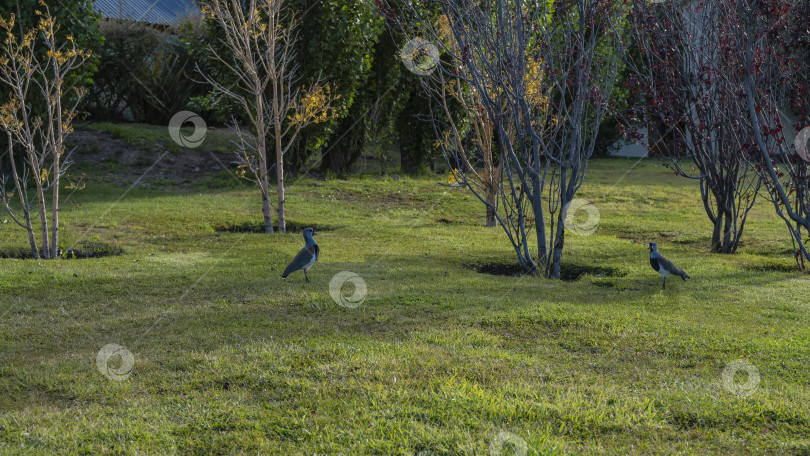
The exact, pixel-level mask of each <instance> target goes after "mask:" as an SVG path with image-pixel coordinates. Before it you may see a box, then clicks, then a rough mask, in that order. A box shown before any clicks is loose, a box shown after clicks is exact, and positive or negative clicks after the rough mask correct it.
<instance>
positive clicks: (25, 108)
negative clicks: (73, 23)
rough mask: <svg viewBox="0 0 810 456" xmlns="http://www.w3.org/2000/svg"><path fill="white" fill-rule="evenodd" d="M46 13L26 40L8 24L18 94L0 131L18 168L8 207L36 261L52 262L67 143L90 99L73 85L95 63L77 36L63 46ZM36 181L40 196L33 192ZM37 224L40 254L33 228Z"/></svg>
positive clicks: (6, 68) (11, 84)
mask: <svg viewBox="0 0 810 456" xmlns="http://www.w3.org/2000/svg"><path fill="white" fill-rule="evenodd" d="M39 7H40V8H41V9H40V10H37V11H36V14H37V15H38V16H39V23H38V24H37V27H36V28H34V29H32V30H30V31H28V32H27V33H25V35H23V36H22V39H21V40H18V39H17V37H16V34H15V31H14V30H13V28H14V23H15V18H14V16H12V17H11V18H10V19H8V20H5V19H3V18H0V28H2V30H3V32H5V35H6V37H5V46H4V47H3V48H2V53H1V54H0V82H2V84H3V86H4V87H5V89H7V90H9V92H10V94H9V95H10V96H9V101H8V102H7V103H6V104H4V105H3V106H2V107H0V128H2V130H3V131H5V132H6V140H7V147H8V148H7V151H8V156H9V159H10V160H9V161H10V165H11V173H10V176H4V177H3V178H2V179H0V202H2V203H3V206H4V207H5V209H6V211H7V212H8V213H9V214H10V215H11V218H12V219H13V220H14V222H15V223H17V224H18V225H19V226H21V227H22V228H24V229H25V230H26V231H27V232H28V240H29V243H30V246H31V252H32V253H33V255H34V258H36V259H40V257H42V258H45V259H51V258H56V257H57V256H58V254H59V209H60V206H59V205H60V200H59V189H60V185H61V179H62V176H63V175H64V173H65V171H66V170H67V167H68V166H69V164H70V161H69V160H68V158H69V157H68V156H66V154H65V138H66V137H67V136H68V135H69V134H70V133H71V132H72V131H73V127H72V122H73V119H74V118H75V117H76V107H77V105H78V102H79V100H80V99H81V97H82V96H83V95H84V93H85V91H84V90H83V89H81V88H78V87H70V85H69V83H68V82H66V77H67V76H68V74H69V73H71V72H72V71H73V70H75V69H77V68H79V67H80V66H81V65H82V64H83V63H84V62H85V61H86V60H87V59H88V58H89V57H90V52H89V51H85V50H82V49H79V48H78V47H77V46H76V43H75V41H74V38H73V37H72V36H71V35H67V39H66V41H65V42H57V38H56V32H57V31H58V30H59V25H58V24H56V22H55V21H54V19H53V17H51V14H50V11H49V9H48V7H47V5H46V4H45V3H44V2H41V3H40V6H39ZM18 162H19V163H18ZM18 165H19V166H21V168H20V167H19V166H18ZM9 181H10V182H9ZM30 181H33V184H34V188H33V189H31V188H29V185H30V184H29V182H30ZM48 191H50V192H51V201H50V220H51V225H50V239H49V238H48V234H49V229H48V203H47V201H46V192H48ZM32 193H33V195H32ZM15 195H16V201H17V202H18V203H19V207H17V205H16V204H15V202H14V200H15V198H14V197H15ZM34 200H35V201H36V203H35V202H34ZM20 211H21V212H22V213H21V214H20ZM37 217H38V218H39V225H40V226H39V231H40V234H41V246H39V247H38V246H37V240H36V236H35V235H34V226H33V222H34V219H35V218H37ZM40 247H41V249H42V250H41V255H40Z"/></svg>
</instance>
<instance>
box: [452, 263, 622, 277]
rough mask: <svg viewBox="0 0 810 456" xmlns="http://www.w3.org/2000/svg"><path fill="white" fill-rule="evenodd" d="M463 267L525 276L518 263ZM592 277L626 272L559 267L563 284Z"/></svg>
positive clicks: (581, 267) (582, 266)
mask: <svg viewBox="0 0 810 456" xmlns="http://www.w3.org/2000/svg"><path fill="white" fill-rule="evenodd" d="M464 267H466V268H468V269H474V270H475V271H476V272H479V273H481V274H492V275H501V276H512V277H517V276H521V275H524V274H526V272H525V271H524V270H523V268H522V267H521V266H520V264H518V263H498V262H491V263H468V264H465V265H464ZM586 274H587V275H592V276H594V277H598V278H601V277H624V276H625V275H627V273H626V272H624V271H621V270H619V269H616V268H611V267H607V266H585V265H580V264H571V263H565V262H563V264H562V265H560V279H561V280H563V281H564V282H574V281H576V280H579V278H580V277H582V276H583V275H586Z"/></svg>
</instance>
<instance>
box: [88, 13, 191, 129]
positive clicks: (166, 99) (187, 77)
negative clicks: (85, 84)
mask: <svg viewBox="0 0 810 456" xmlns="http://www.w3.org/2000/svg"><path fill="white" fill-rule="evenodd" d="M101 31H102V33H103V35H104V43H103V44H102V45H101V46H99V48H98V52H97V54H98V57H99V59H100V61H99V65H98V71H97V72H96V75H95V78H94V83H93V85H92V86H90V88H89V92H88V94H87V97H86V98H85V100H84V102H83V106H84V109H85V110H86V111H87V112H88V113H89V114H90V116H91V117H92V118H94V119H99V120H134V121H136V122H144V123H154V124H166V123H167V122H168V121H169V119H171V117H172V116H173V115H174V114H175V113H177V112H178V111H180V110H182V109H184V108H185V107H186V106H187V105H188V103H189V101H190V99H191V98H192V97H193V96H196V95H202V94H204V93H205V91H206V88H205V87H204V86H202V85H201V84H198V83H197V82H195V81H194V61H193V59H192V58H191V56H190V55H189V54H188V52H187V50H186V48H185V46H183V45H182V43H180V41H179V39H178V38H177V37H176V36H175V35H173V34H172V33H171V32H170V31H169V30H158V29H156V28H154V27H152V26H150V25H149V24H143V23H138V22H132V21H117V20H116V21H113V20H108V21H103V22H102V24H101ZM127 110H128V111H127ZM125 112H128V113H129V114H130V115H131V119H129V118H126V116H125Z"/></svg>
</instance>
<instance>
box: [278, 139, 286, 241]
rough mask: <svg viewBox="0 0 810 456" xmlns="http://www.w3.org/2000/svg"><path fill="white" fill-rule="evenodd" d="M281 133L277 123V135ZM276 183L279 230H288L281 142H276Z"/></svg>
mask: <svg viewBox="0 0 810 456" xmlns="http://www.w3.org/2000/svg"><path fill="white" fill-rule="evenodd" d="M280 135H281V125H280V124H276V137H279V136H280ZM276 181H277V182H276V185H278V203H277V204H278V231H279V232H280V233H286V232H287V220H286V217H285V216H284V155H283V154H282V151H281V144H280V143H278V142H276Z"/></svg>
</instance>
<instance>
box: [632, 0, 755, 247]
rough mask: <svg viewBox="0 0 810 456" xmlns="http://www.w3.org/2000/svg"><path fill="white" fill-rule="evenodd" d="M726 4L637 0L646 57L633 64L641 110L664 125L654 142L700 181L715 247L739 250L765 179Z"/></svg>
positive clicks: (637, 32) (637, 29)
mask: <svg viewBox="0 0 810 456" xmlns="http://www.w3.org/2000/svg"><path fill="white" fill-rule="evenodd" d="M723 3H724V2H723V1H716V2H708V3H702V2H701V3H699V2H663V3H650V2H648V1H645V0H637V1H636V2H635V3H634V12H633V15H632V19H633V21H632V29H633V32H634V33H633V37H634V38H635V43H636V44H637V46H638V48H639V49H640V53H639V56H640V62H633V61H631V62H630V65H629V68H630V69H631V71H632V72H633V74H634V75H635V78H634V82H635V83H636V86H635V87H636V88H637V90H638V94H639V95H641V97H642V98H643V99H645V100H646V102H645V103H640V104H639V105H638V106H636V108H634V109H635V110H636V111H637V114H641V115H637V116H636V118H639V117H643V118H644V119H645V120H647V121H648V122H651V123H652V124H654V125H656V126H659V128H661V129H663V132H664V135H662V138H663V139H664V140H663V141H661V142H660V143H656V144H654V146H656V147H655V149H656V150H658V151H661V152H663V153H664V154H666V156H667V157H668V158H669V159H670V161H671V165H672V168H673V169H674V170H675V172H676V173H677V174H679V175H681V176H684V177H687V178H692V179H697V180H699V181H700V194H701V200H702V203H703V208H704V210H705V211H706V214H707V215H708V217H709V219H710V220H711V222H712V225H713V230H712V238H711V248H712V251H714V252H720V253H734V252H735V251H736V250H737V247H738V246H739V243H740V238H741V237H742V234H743V229H744V227H745V222H746V220H747V218H748V213H749V211H750V210H751V208H752V207H753V205H754V202H755V201H756V196H757V192H758V190H759V188H760V186H761V181H760V179H759V176H758V175H757V174H756V173H755V172H753V170H752V169H751V167H750V166H749V165H748V160H747V159H748V158H750V157H751V156H753V154H754V153H755V152H754V150H753V148H752V147H751V143H750V138H751V135H752V129H751V122H750V121H749V120H748V119H747V117H746V116H743V115H741V113H743V112H745V107H744V104H745V103H744V100H743V99H742V98H741V97H740V87H742V82H743V81H742V79H743V75H742V74H741V73H740V72H739V71H738V69H739V68H740V67H741V66H742V61H741V59H740V55H739V53H737V52H736V51H735V49H733V46H734V45H735V42H734V40H733V39H730V37H729V33H732V31H733V28H727V27H725V26H724V25H723V24H722V21H723V20H724V18H725V14H724V8H725V7H726V6H724V5H723ZM725 3H728V2H725ZM634 63H641V64H640V65H634ZM651 146H653V145H652V144H651ZM684 156H688V157H690V158H691V159H692V160H693V161H694V165H695V167H696V168H697V169H696V170H695V168H694V167H693V168H691V169H688V167H687V166H686V165H685V164H684V163H683V161H682V158H683V157H684Z"/></svg>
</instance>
